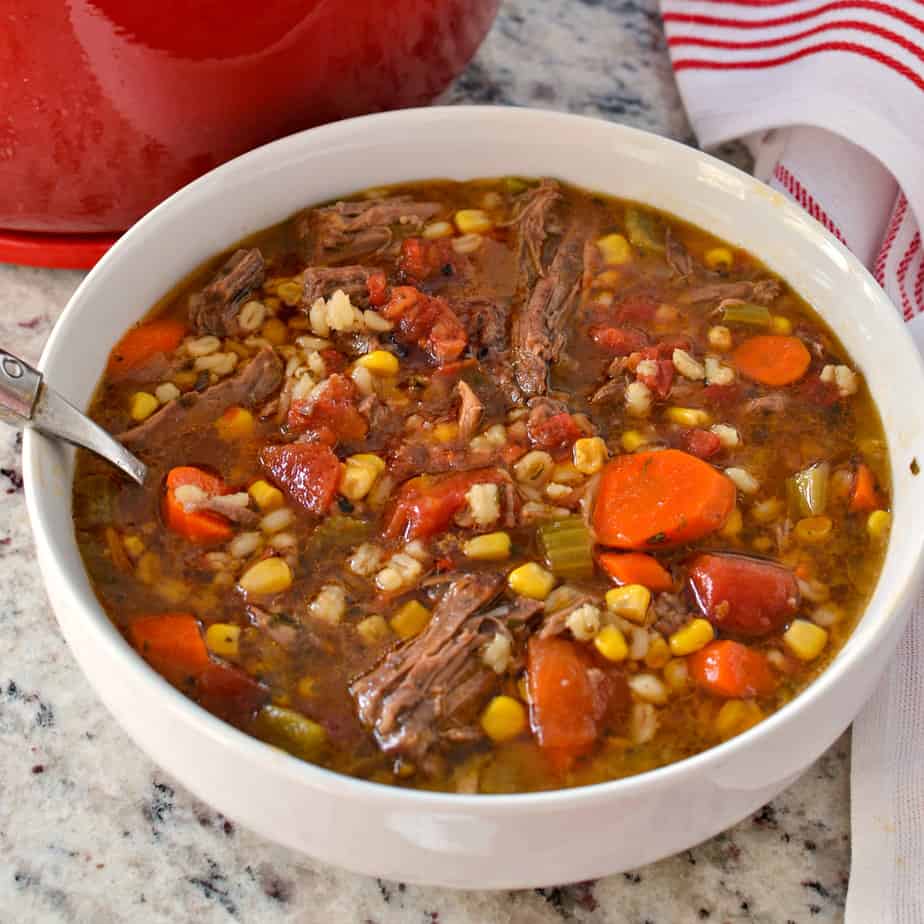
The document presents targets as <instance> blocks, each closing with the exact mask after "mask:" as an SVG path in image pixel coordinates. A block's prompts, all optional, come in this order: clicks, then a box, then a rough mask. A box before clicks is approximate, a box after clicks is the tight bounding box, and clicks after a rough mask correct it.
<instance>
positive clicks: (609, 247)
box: [597, 234, 632, 266]
mask: <svg viewBox="0 0 924 924" xmlns="http://www.w3.org/2000/svg"><path fill="white" fill-rule="evenodd" d="M597 247H599V248H600V253H601V255H602V256H603V262H604V263H606V264H608V265H610V266H612V265H616V266H618V265H620V264H622V263H628V262H629V261H630V260H631V259H632V247H631V246H630V245H629V242H628V241H627V240H626V239H625V238H624V237H623V236H622V235H621V234H607V235H606V236H604V237H601V238H599V240H598V241H597Z"/></svg>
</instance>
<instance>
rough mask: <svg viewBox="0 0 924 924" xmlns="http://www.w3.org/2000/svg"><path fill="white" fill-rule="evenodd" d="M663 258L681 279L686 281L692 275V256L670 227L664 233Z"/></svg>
mask: <svg viewBox="0 0 924 924" xmlns="http://www.w3.org/2000/svg"><path fill="white" fill-rule="evenodd" d="M664 259H665V260H666V261H667V265H668V266H669V267H670V268H671V270H673V272H674V273H675V274H676V275H677V276H679V277H680V278H681V279H682V280H684V281H687V280H689V278H690V277H691V276H692V275H693V258H692V257H691V256H690V253H689V251H688V250H687V249H686V247H684V246H683V244H681V243H680V241H678V240H677V238H676V237H674V234H673V232H672V231H671V229H670V227H668V229H667V231H666V232H665V234H664Z"/></svg>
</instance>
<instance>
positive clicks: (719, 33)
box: [661, 0, 924, 924]
mask: <svg viewBox="0 0 924 924" xmlns="http://www.w3.org/2000/svg"><path fill="white" fill-rule="evenodd" d="M661 12H662V17H663V19H664V26H665V31H666V34H667V41H668V46H669V48H670V53H671V58H672V61H673V65H674V71H675V73H676V76H677V82H678V85H679V87H680V93H681V95H682V97H683V100H684V103H685V105H686V108H687V113H688V115H689V117H690V121H691V123H692V125H693V127H694V129H695V131H696V133H697V136H698V138H699V142H700V144H701V145H702V146H703V147H705V148H708V147H713V146H715V145H717V144H720V143H723V142H726V141H730V140H732V139H737V138H740V139H743V140H744V141H745V143H746V144H747V145H748V146H749V147H750V149H751V151H752V153H753V154H754V157H755V174H756V175H757V176H758V178H760V179H762V180H764V181H766V182H768V183H769V184H770V185H771V186H773V187H775V188H776V189H778V190H780V191H781V192H783V193H784V194H786V195H787V196H789V197H790V198H792V199H793V200H794V201H796V202H798V203H799V204H800V205H802V207H803V208H805V209H806V211H808V212H809V213H810V214H811V215H812V216H813V217H815V218H816V219H817V220H818V221H819V222H821V224H823V225H824V226H825V227H826V228H827V229H828V230H829V231H830V232H831V233H832V234H833V235H834V236H835V237H837V238H838V239H839V240H840V241H841V242H843V243H844V244H845V245H846V246H847V247H849V248H850V249H851V250H852V251H853V252H854V253H855V254H856V255H857V256H858V257H859V258H860V260H862V261H863V262H864V263H865V264H866V266H867V267H868V268H869V269H870V271H871V272H872V273H873V275H874V276H875V277H876V279H877V280H878V282H879V283H880V285H882V286H883V288H884V289H885V290H886V292H887V293H888V295H889V297H890V298H891V299H892V301H893V303H894V304H895V306H896V307H897V308H898V310H899V311H901V313H902V315H903V316H904V318H905V320H906V321H907V322H908V330H909V333H910V334H911V335H912V337H913V338H914V339H915V341H916V342H917V344H918V346H919V347H920V348H921V349H922V350H924V247H922V242H921V232H920V227H921V225H922V223H924V157H922V154H924V18H921V14H924V4H922V2H921V0H891V2H879V0H661ZM922 665H924V595H922V597H921V598H920V599H919V602H918V605H917V607H916V608H915V612H914V614H913V616H912V621H911V626H910V628H909V631H908V633H907V634H906V636H905V638H904V640H903V641H902V644H901V646H900V650H899V653H898V655H897V657H896V659H895V661H894V662H893V663H892V665H891V667H890V669H889V672H888V675H887V676H886V678H885V679H884V680H883V682H882V683H881V685H880V686H879V688H878V690H877V691H876V693H875V694H874V696H873V698H872V699H871V700H870V702H869V703H868V704H867V706H866V707H865V709H864V711H863V712H862V713H861V715H860V716H859V718H858V719H857V721H856V722H855V723H854V728H853V753H852V771H851V803H852V810H851V822H852V850H853V856H852V861H851V875H850V885H849V890H848V894H847V909H846V921H847V924H924V670H922Z"/></svg>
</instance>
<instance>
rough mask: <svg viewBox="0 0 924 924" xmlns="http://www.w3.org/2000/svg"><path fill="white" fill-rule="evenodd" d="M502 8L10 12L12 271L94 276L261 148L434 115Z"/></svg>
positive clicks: (35, 3) (84, 0) (2, 98)
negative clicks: (195, 182) (409, 111)
mask: <svg viewBox="0 0 924 924" xmlns="http://www.w3.org/2000/svg"><path fill="white" fill-rule="evenodd" d="M498 5H499V0H260V2H257V3H255V2H253V0H196V2H195V3H190V2H188V0H157V2H145V0H6V2H5V3H4V4H3V6H4V9H3V11H2V14H0V261H8V262H17V263H33V264H37V265H44V266H89V265H92V263H93V262H95V261H96V259H98V258H99V256H100V255H101V254H102V253H103V252H105V249H106V247H107V246H108V244H109V243H111V241H112V240H113V239H114V238H115V237H116V236H117V235H118V232H119V231H122V230H124V229H125V228H127V227H128V226H129V225H130V224H131V223H132V222H134V221H135V220H136V219H137V218H139V217H140V216H141V215H143V214H144V213H145V212H146V211H147V210H148V209H150V208H151V207H152V206H154V205H155V204H156V203H157V202H159V201H160V200H161V199H163V198H164V197H165V196H167V195H169V194H170V193H172V192H173V191H174V190H176V189H178V188H179V187H180V186H182V185H184V184H185V183H188V182H189V181H190V180H192V179H193V178H195V177H196V176H198V175H200V174H202V173H205V172H206V171H207V170H210V169H211V168H212V167H214V166H216V165H217V164H219V163H221V162H222V161H225V160H228V159H229V158H231V157H234V156H236V155H237V154H240V153H242V152H243V151H246V150H248V149H250V148H253V147H255V146H257V145H260V144H263V143H264V142H266V141H269V140H271V139H273V138H277V137H280V136H282V135H287V134H289V133H291V132H294V131H298V130H300V129H303V128H308V127H310V126H312V125H318V124H320V123H322V122H330V121H333V120H335V119H341V118H345V117H348V116H353V115H359V114H361V113H365V112H374V111H378V110H385V109H396V108H401V107H405V106H417V105H421V104H424V103H427V102H429V101H430V100H431V99H433V97H434V96H436V95H437V94H438V93H439V92H440V91H441V90H442V89H444V88H445V86H446V85H447V84H448V83H449V81H450V80H452V78H453V77H455V76H456V75H457V74H458V73H459V72H460V71H461V70H462V68H463V67H464V66H465V64H466V63H467V62H468V60H469V58H470V57H471V56H472V54H473V53H474V51H475V49H476V48H477V47H478V45H479V43H480V42H481V40H482V39H483V38H484V36H485V34H486V33H487V31H488V29H489V28H490V25H491V23H492V21H493V19H494V16H495V15H496V13H497V8H498Z"/></svg>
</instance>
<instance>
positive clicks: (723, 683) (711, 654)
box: [687, 640, 776, 699]
mask: <svg viewBox="0 0 924 924" xmlns="http://www.w3.org/2000/svg"><path fill="white" fill-rule="evenodd" d="M687 668H688V669H689V671H690V676H691V677H692V678H693V681H694V682H695V683H696V684H698V685H699V686H700V687H702V688H703V689H704V690H706V691H707V692H709V693H713V694H715V695H716V696H724V697H727V698H728V699H741V698H743V697H751V696H768V695H769V694H770V693H772V692H773V691H774V690H775V689H776V678H775V677H774V675H773V672H772V671H771V669H770V665H769V663H768V662H767V659H766V658H765V657H764V655H762V654H761V653H760V652H759V651H755V650H754V649H753V648H748V646H747V645H742V644H741V643H740V642H732V641H727V640H726V641H721V642H710V643H709V644H708V645H706V647H705V648H701V649H700V650H699V651H697V652H696V653H695V654H692V655H690V656H689V657H688V658H687Z"/></svg>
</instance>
